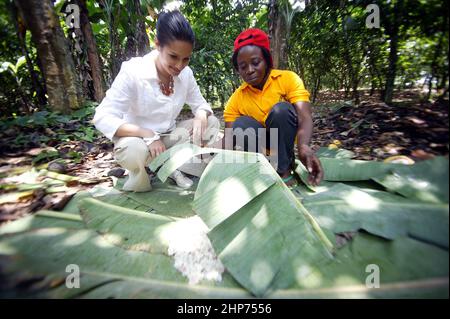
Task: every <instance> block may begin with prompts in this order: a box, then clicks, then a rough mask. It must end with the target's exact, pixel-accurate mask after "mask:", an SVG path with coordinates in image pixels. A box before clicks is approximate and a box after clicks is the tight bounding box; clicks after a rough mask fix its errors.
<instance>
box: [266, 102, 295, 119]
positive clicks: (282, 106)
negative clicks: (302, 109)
mask: <svg viewBox="0 0 450 319" xmlns="http://www.w3.org/2000/svg"><path fill="white" fill-rule="evenodd" d="M270 113H271V114H273V115H274V116H275V117H288V116H292V115H297V112H296V111H295V108H294V106H293V105H292V104H291V103H288V102H278V103H277V104H275V105H274V106H273V108H272V110H271V111H270Z"/></svg>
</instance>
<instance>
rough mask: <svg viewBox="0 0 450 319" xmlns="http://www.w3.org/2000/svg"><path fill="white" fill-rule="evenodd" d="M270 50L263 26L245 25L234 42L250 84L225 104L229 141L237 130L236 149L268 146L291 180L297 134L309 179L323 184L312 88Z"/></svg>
mask: <svg viewBox="0 0 450 319" xmlns="http://www.w3.org/2000/svg"><path fill="white" fill-rule="evenodd" d="M269 50H270V45H269V38H268V36H267V34H266V33H264V32H263V31H262V30H260V29H254V28H253V29H248V30H245V31H244V32H242V33H241V34H240V35H239V36H238V37H237V38H236V40H235V41H234V53H233V65H234V67H235V69H236V70H237V72H238V73H239V75H240V76H241V78H242V79H243V80H244V83H243V84H242V85H241V86H240V87H239V88H238V89H237V90H236V91H235V92H234V93H233V95H232V96H231V97H230V99H229V100H228V102H227V104H226V106H225V111H224V119H225V128H226V140H227V139H228V138H230V134H229V132H230V130H231V129H232V132H233V137H234V140H233V145H234V147H235V148H236V149H241V150H244V151H256V150H257V151H259V152H264V148H265V147H264V146H266V145H267V146H268V147H266V149H269V148H270V152H271V153H276V154H277V157H278V161H277V164H276V167H277V172H278V174H280V176H281V177H282V178H283V180H284V181H285V182H286V183H289V182H290V180H291V179H292V175H291V173H292V172H291V169H292V164H293V162H294V142H295V139H296V138H297V143H298V158H299V159H300V160H301V162H302V163H303V164H304V165H305V167H306V168H307V169H308V171H309V173H310V175H309V182H310V183H311V184H312V185H317V184H319V183H320V181H321V180H322V178H323V169H322V166H321V164H320V161H319V159H318V158H317V157H316V155H315V154H314V152H313V151H312V150H311V148H310V147H309V142H310V139H311V135H312V128H313V122H312V118H311V109H310V104H309V93H308V91H307V90H306V89H305V87H304V85H303V82H302V80H301V79H300V77H299V76H298V75H297V74H296V73H294V72H291V71H285V70H276V69H273V62H272V57H271V55H270V51H269ZM274 137H275V138H274ZM274 144H275V145H274Z"/></svg>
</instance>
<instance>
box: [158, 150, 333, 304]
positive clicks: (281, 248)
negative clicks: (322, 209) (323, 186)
mask: <svg viewBox="0 0 450 319" xmlns="http://www.w3.org/2000/svg"><path fill="white" fill-rule="evenodd" d="M191 147H192V146H190V145H187V144H185V145H180V146H178V149H177V150H176V151H179V152H180V154H183V156H181V155H180V156H174V157H173V158H172V159H168V160H167V162H166V163H165V164H164V165H163V166H162V168H161V169H160V170H164V174H162V176H160V175H159V174H158V176H160V178H161V180H162V181H164V178H165V177H166V176H167V175H169V174H170V173H171V172H172V171H173V170H174V169H176V168H177V167H179V166H181V165H182V164H183V163H184V162H186V161H187V160H189V159H190V156H195V155H197V154H199V151H195V147H194V148H193V149H194V150H193V151H192V152H188V151H186V149H189V148H191ZM206 151H207V152H208V153H210V152H212V151H214V152H216V153H220V154H219V155H217V156H216V157H215V158H214V159H213V160H211V162H210V163H209V164H208V166H207V168H206V169H205V171H204V172H203V175H202V177H201V178H200V181H199V185H198V188H197V191H196V193H195V198H194V209H195V211H196V213H197V214H198V215H199V216H200V217H201V218H202V219H203V221H204V222H205V224H206V225H207V226H208V227H209V229H210V230H211V232H210V233H209V237H210V239H211V243H212V245H213V247H214V249H215V251H216V253H217V254H218V256H219V258H220V260H221V261H222V263H223V264H224V266H225V267H226V269H227V270H228V272H229V273H231V275H232V276H233V277H234V278H235V279H236V280H237V281H238V282H239V283H240V284H241V285H242V286H244V287H245V288H247V289H249V290H250V291H251V292H252V293H253V294H254V295H255V296H258V297H260V296H264V294H266V292H267V291H268V290H269V289H271V288H273V287H277V288H278V287H285V286H288V285H289V283H290V282H289V280H283V281H282V282H274V281H273V280H274V278H275V277H276V275H277V274H278V273H280V272H282V271H283V267H282V266H283V264H284V263H285V262H286V260H287V259H288V258H290V256H292V255H301V260H302V264H313V263H320V262H322V261H323V260H326V259H327V258H331V254H330V252H331V249H332V244H331V243H330V242H329V240H328V239H327V237H326V236H325V234H324V233H323V232H322V230H321V229H320V227H318V225H317V223H316V222H315V221H314V219H313V218H312V217H311V215H309V213H308V212H307V211H306V210H305V209H304V208H303V206H302V205H301V204H300V202H299V201H298V200H297V198H296V197H295V196H294V195H293V194H292V193H291V192H290V190H289V189H288V188H287V187H286V186H285V184H284V183H283V181H282V180H281V178H280V177H279V176H278V174H277V173H276V171H275V170H274V169H273V167H272V166H271V165H270V163H269V162H268V161H267V159H266V158H265V157H264V156H262V155H261V154H255V153H253V154H252V153H243V152H232V151H222V150H213V149H208V150H206ZM206 151H205V152H206ZM230 164H232V165H230ZM228 167H229V169H228ZM154 168H156V167H154ZM225 194H226V196H224V195H225ZM229 196H231V198H229ZM294 230H295V231H294ZM286 278H292V276H286Z"/></svg>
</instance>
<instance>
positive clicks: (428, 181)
mask: <svg viewBox="0 0 450 319" xmlns="http://www.w3.org/2000/svg"><path fill="white" fill-rule="evenodd" d="M448 164H449V163H448V158H446V157H442V156H439V157H436V158H434V159H431V160H427V161H422V162H418V163H416V164H414V165H402V166H398V167H394V168H393V169H392V173H391V174H387V175H385V176H380V177H375V178H373V180H374V181H376V182H378V183H380V184H381V185H383V186H384V187H386V188H387V189H388V190H390V191H393V192H396V193H399V194H401V195H403V196H405V197H408V198H411V199H416V200H420V201H426V202H432V203H448V196H449V189H448V187H449V173H448Z"/></svg>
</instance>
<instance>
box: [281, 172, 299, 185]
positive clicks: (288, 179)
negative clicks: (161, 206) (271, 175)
mask: <svg viewBox="0 0 450 319" xmlns="http://www.w3.org/2000/svg"><path fill="white" fill-rule="evenodd" d="M281 180H282V181H283V183H285V184H286V186H287V187H293V186H296V185H297V181H296V180H295V178H294V174H291V175H289V176H288V177H284V178H283V177H282V178H281Z"/></svg>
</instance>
